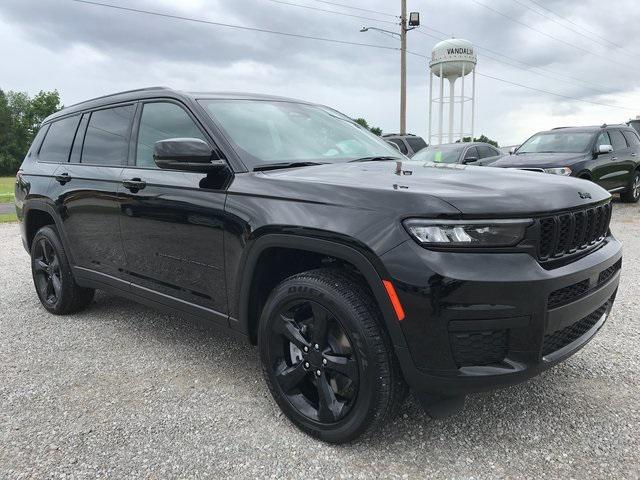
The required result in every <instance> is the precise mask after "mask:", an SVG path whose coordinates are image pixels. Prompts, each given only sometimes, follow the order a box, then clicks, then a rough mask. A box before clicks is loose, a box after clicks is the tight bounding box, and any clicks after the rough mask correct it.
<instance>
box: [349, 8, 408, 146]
mask: <svg viewBox="0 0 640 480" xmlns="http://www.w3.org/2000/svg"><path fill="white" fill-rule="evenodd" d="M401 7H402V8H401V10H402V11H401V15H400V23H399V25H400V33H398V32H392V31H391V30H385V29H383V28H378V27H362V28H361V29H360V32H368V31H369V30H375V31H377V32H380V33H382V34H384V35H389V36H391V37H394V38H396V39H399V40H400V135H404V134H406V133H407V32H408V31H410V30H413V29H414V28H416V27H419V26H420V13H419V12H411V13H410V14H409V26H408V27H407V0H401Z"/></svg>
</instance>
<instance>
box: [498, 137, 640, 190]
mask: <svg viewBox="0 0 640 480" xmlns="http://www.w3.org/2000/svg"><path fill="white" fill-rule="evenodd" d="M491 166H492V167H506V168H521V169H525V170H533V171H538V172H546V173H552V174H556V175H564V176H573V177H578V178H584V179H586V180H592V181H594V182H596V183H597V184H598V185H600V186H601V187H602V188H604V189H606V190H608V191H609V192H611V193H613V192H619V193H620V198H621V199H622V200H623V201H625V202H637V201H638V200H639V199H640V138H639V137H638V133H637V132H636V131H635V130H634V129H633V128H631V127H629V126H628V125H602V126H601V127H561V128H555V129H553V130H549V131H546V132H539V133H536V134H535V135H534V136H532V137H531V138H529V139H528V140H527V141H526V142H524V143H523V144H522V145H521V146H520V147H518V148H517V149H516V150H515V153H514V154H513V155H511V156H509V157H504V158H502V159H501V160H498V161H497V162H495V163H492V164H491Z"/></svg>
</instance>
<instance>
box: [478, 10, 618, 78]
mask: <svg viewBox="0 0 640 480" xmlns="http://www.w3.org/2000/svg"><path fill="white" fill-rule="evenodd" d="M471 1H472V2H473V3H476V4H477V5H480V6H482V7H484V8H486V9H488V10H491V11H492V12H494V13H496V14H498V15H500V16H501V17H504V18H506V19H508V20H511V21H512V22H514V23H517V24H518V25H522V26H523V27H525V28H528V29H529V30H531V31H534V32H536V33H539V34H540V35H544V36H545V37H548V38H551V39H552V40H555V41H556V42H560V43H563V44H564V45H568V46H569V47H572V48H574V49H576V50H580V51H581V52H584V53H587V54H589V55H593V56H596V57H600V58H603V59H604V60H606V61H607V62H610V63H615V64H617V65H621V66H623V67H625V68H627V69H628V68H629V65H627V64H624V63H622V62H617V61H615V60H613V59H611V58H609V57H607V56H605V55H600V54H599V53H596V52H592V51H591V50H588V49H586V48H582V47H580V46H578V45H575V44H574V43H571V42H567V41H566V40H563V39H561V38H558V37H555V36H553V35H551V34H549V33H547V32H544V31H542V30H539V29H537V28H535V27H532V26H531V25H529V24H527V23H525V22H522V21H520V20H518V19H517V18H513V17H512V16H510V15H507V14H506V13H504V12H501V11H500V10H496V9H495V8H493V7H491V6H489V5H487V4H485V3H482V2H480V1H478V0H471Z"/></svg>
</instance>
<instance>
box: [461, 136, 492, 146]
mask: <svg viewBox="0 0 640 480" xmlns="http://www.w3.org/2000/svg"><path fill="white" fill-rule="evenodd" d="M462 141H463V142H471V137H462ZM473 141H474V142H484V143H488V144H490V145H493V146H494V147H496V148H498V147H499V146H500V145H498V142H496V141H495V140H491V139H490V138H489V137H487V136H486V135H480V136H479V137H477V138H474V139H473ZM456 143H460V140H456Z"/></svg>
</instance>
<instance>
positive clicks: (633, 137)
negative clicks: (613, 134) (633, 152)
mask: <svg viewBox="0 0 640 480" xmlns="http://www.w3.org/2000/svg"><path fill="white" fill-rule="evenodd" d="M622 133H623V134H624V138H626V139H627V143H628V144H629V145H631V146H632V147H637V146H638V145H640V138H638V134H637V133H636V132H632V131H630V130H623V131H622Z"/></svg>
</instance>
